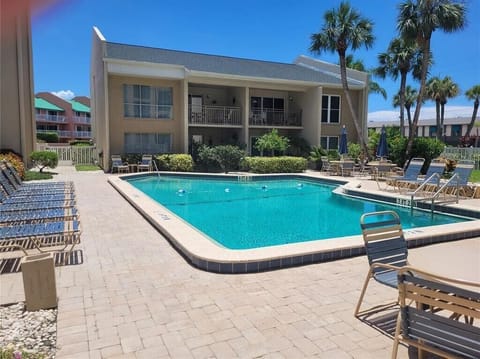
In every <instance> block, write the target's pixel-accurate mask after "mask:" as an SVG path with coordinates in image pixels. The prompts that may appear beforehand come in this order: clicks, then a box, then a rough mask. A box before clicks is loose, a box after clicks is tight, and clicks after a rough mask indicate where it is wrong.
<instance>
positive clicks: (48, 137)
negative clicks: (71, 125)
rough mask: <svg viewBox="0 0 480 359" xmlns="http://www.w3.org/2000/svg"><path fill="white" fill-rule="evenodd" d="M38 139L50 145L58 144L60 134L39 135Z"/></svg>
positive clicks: (44, 133)
mask: <svg viewBox="0 0 480 359" xmlns="http://www.w3.org/2000/svg"><path fill="white" fill-rule="evenodd" d="M37 138H38V139H39V140H41V141H45V142H48V143H58V134H57V133H56V132H42V133H37Z"/></svg>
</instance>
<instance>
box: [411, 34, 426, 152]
mask: <svg viewBox="0 0 480 359" xmlns="http://www.w3.org/2000/svg"><path fill="white" fill-rule="evenodd" d="M422 51H423V62H422V72H421V76H420V89H419V90H418V96H417V103H416V106H415V113H414V114H413V121H412V127H411V131H410V133H409V136H408V143H407V149H406V151H405V152H406V158H407V159H409V158H410V156H411V155H412V147H413V139H414V138H415V133H416V132H417V127H418V120H419V118H420V110H421V109H422V103H423V98H424V96H425V84H426V82H427V74H428V64H429V63H430V36H428V37H426V38H425V41H424V43H423V46H422Z"/></svg>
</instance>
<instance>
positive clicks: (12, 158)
mask: <svg viewBox="0 0 480 359" xmlns="http://www.w3.org/2000/svg"><path fill="white" fill-rule="evenodd" d="M0 161H6V162H9V163H10V164H11V165H12V166H13V167H14V168H15V169H16V170H17V172H18V175H19V176H20V178H22V179H24V178H25V166H24V165H23V161H22V158H21V157H20V156H19V155H17V154H15V153H13V152H10V151H9V152H6V153H0Z"/></svg>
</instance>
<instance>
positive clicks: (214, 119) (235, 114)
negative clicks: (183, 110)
mask: <svg viewBox="0 0 480 359" xmlns="http://www.w3.org/2000/svg"><path fill="white" fill-rule="evenodd" d="M188 123H189V124H190V125H217V126H218V125H220V126H241V125H242V116H241V111H240V107H232V106H201V105H188Z"/></svg>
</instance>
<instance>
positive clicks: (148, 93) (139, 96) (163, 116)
mask: <svg viewBox="0 0 480 359" xmlns="http://www.w3.org/2000/svg"><path fill="white" fill-rule="evenodd" d="M123 115H124V117H125V118H129V119H131V118H133V119H138V118H140V119H154V120H171V119H172V118H173V88H172V87H153V86H146V85H135V84H123Z"/></svg>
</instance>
